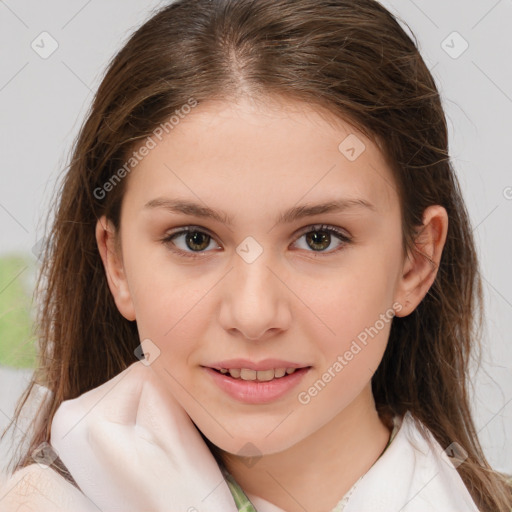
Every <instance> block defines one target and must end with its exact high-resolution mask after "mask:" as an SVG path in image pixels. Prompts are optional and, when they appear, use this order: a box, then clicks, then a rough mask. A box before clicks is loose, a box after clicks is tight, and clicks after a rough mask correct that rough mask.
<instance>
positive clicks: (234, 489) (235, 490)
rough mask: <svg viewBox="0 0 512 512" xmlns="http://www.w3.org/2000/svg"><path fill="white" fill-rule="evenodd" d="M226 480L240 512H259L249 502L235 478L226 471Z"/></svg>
mask: <svg viewBox="0 0 512 512" xmlns="http://www.w3.org/2000/svg"><path fill="white" fill-rule="evenodd" d="M224 478H225V480H226V482H227V484H228V487H229V490H230V491H231V494H232V495H233V499H234V500H235V504H236V507H237V509H238V512H257V510H256V509H255V508H254V505H253V504H252V503H251V500H249V498H248V497H247V496H246V495H245V492H244V491H243V490H242V488H241V487H240V486H239V485H238V484H237V483H236V481H235V479H234V478H233V476H232V475H231V474H230V473H228V472H227V471H226V470H224Z"/></svg>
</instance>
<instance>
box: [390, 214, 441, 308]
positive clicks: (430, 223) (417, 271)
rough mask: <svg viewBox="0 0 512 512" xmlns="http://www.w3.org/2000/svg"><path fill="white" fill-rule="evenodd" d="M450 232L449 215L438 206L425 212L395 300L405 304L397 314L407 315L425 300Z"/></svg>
mask: <svg viewBox="0 0 512 512" xmlns="http://www.w3.org/2000/svg"><path fill="white" fill-rule="evenodd" d="M447 232H448V214H447V213H446V210H445V209H444V208H443V207H442V206H439V205H433V206H429V207H428V208H426V209H425V211H424V212H423V225H422V226H421V227H420V228H419V230H418V233H417V235H416V238H415V243H414V247H413V249H412V250H409V251H408V252H407V255H406V258H405V260H404V266H403V269H402V276H401V277H400V279H399V282H398V286H397V290H396V296H395V300H396V302H398V303H399V304H401V305H402V308H401V309H400V310H399V311H397V313H396V316H407V315H409V314H410V313H412V312H413V311H414V310H415V309H416V307H417V306H418V304H419V303H420V302H421V301H422V300H423V298H424V297H425V295H426V294H427V292H428V291H429V289H430V287H431V286H432V283H433V282H434V280H435V278H436V276H437V270H438V268H439V263H440V262H441V254H442V252H443V247H444V244H445V241H446V234H447Z"/></svg>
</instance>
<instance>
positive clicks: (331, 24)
mask: <svg viewBox="0 0 512 512" xmlns="http://www.w3.org/2000/svg"><path fill="white" fill-rule="evenodd" d="M242 95H245V96H250V97H252V98H261V99H263V100H264V99H265V97H271V96H276V97H278V96H279V97H283V98H286V99H291V100H297V101H302V102H307V103H308V104H310V105H314V106H316V107H317V108H318V110H319V112H328V113H330V114H332V115H334V116H338V117H340V118H342V119H345V120H349V121H350V122H351V123H352V124H353V125H355V126H356V127H358V128H359V129H360V130H362V131H363V132H364V133H365V134H366V135H367V136H369V137H370V138H371V139H372V140H374V141H377V142H378V143H379V145H380V147H381V148H382V151H383V152H384V154H385V155H386V158H387V159H388V161H389V163H390V166H391V168H392V170H393V173H394V176H395V182H396V187H397V191H398V194H399V197H400V201H401V209H402V224H403V233H404V237H403V240H404V247H407V248H412V249H413V248H414V243H413V241H414V233H415V228H417V226H420V225H421V224H422V213H423V211H424V210H425V208H426V207H427V206H429V205H434V204H438V205H442V206H443V207H444V208H445V209H446V210H447V212H448V216H449V228H448V236H447V241H446V244H445V247H444V252H443V255H442V260H441V263H440V266H439V269H438V275H437V278H436V280H435V282H434V284H433V285H432V287H431V289H430V290H429V292H428V293H427V295H426V296H425V298H424V299H423V301H422V302H421V303H420V304H419V305H418V307H417V308H416V310H415V311H414V312H413V313H412V314H410V315H408V316H406V317H403V318H395V319H394V320H393V324H392V329H391V333H390V338H389V344H388V347H387V349H386V352H385V354H384V358H383V360H382V363H381V364H380V366H379V368H378V369H377V371H376V373H375V375H374V377H373V381H372V386H373V393H374V396H375V400H376V404H377V407H378V410H379V412H380V413H382V414H383V415H384V414H389V413H391V414H399V415H402V414H404V413H405V412H406V411H411V413H412V414H413V416H414V417H415V418H417V419H418V420H421V422H422V423H423V424H424V425H426V426H427V427H428V428H429V429H430V431H431V432H432V433H433V434H434V436H435V438H436V439H437V441H438V442H439V443H440V444H441V446H442V447H447V446H449V445H450V444H451V443H452V442H457V443H459V444H460V445H461V446H462V447H463V448H464V449H465V450H466V452H467V453H468V458H467V460H466V461H465V462H464V463H462V464H461V465H460V466H459V467H458V471H459V473H460V475H461V477H462V479H463V481H464V482H465V484H466V486H467V488H468V489H469V492H470V493H471V495H472V496H473V498H474V500H475V502H476V503H477V505H478V507H479V508H480V510H482V511H489V512H491V511H492V512H496V511H499V512H505V511H506V512H510V507H511V506H512V494H511V492H510V489H509V488H508V487H507V485H506V484H505V480H504V478H503V476H502V475H500V474H498V473H497V472H494V471H493V470H492V469H491V468H490V466H489V464H488V463H487V461H486V459H485V456H484V454H483V451H482V449H481V446H480V444H479V441H478V437H477V433H476V430H475V425H474V423H473V419H472V417H471V413H470V405H469V398H468V382H467V375H468V364H469V362H470V358H471V357H472V356H473V355H478V348H479V339H480V331H481V329H480V327H481V320H482V291H481V282H480V278H479V273H478V262H477V258H476V253H475V246H474V241H473V237H472V230H471V227H470V223H469V219H468V214H467V211H466V208H465V205H464V202H463V200H462V197H461V192H460V189H459V185H458V182H457V179H456V176H455V174H454V171H453V169H452V167H451V162H450V158H449V153H448V137H447V125H446V119H445V115H444V112H443V109H442V106H441V100H440V97H439V93H438V90H437V88H436V85H435V82H434V80H433V77H432V76H431V74H430V72H429V70H428V69H427V67H426V65H425V63H424V61H423V59H422V58H421V56H420V54H419V52H418V49H417V45H416V44H415V42H414V41H413V40H412V39H411V38H410V37H409V36H408V35H407V33H406V32H405V31H404V30H403V29H402V27H401V26H400V24H399V23H398V22H397V20H396V19H395V18H394V17H393V16H392V15H391V14H390V13H389V12H388V11H387V10H386V9H385V8H384V7H382V6H381V5H380V4H379V3H377V2H376V1H374V0H272V1H269V0H178V1H175V2H173V3H172V4H170V5H168V6H166V7H165V8H163V9H161V10H160V11H159V12H157V13H156V15H155V16H153V17H152V18H151V19H150V20H149V21H148V22H146V23H145V24H144V25H143V26H142V27H141V28H140V29H138V30H137V31H136V32H135V33H134V34H133V36H132V37H131V38H130V39H129V41H128V42H127V43H126V45H125V46H124V47H123V48H122V50H121V51H120V52H119V53H118V54H117V55H116V56H115V57H114V58H113V59H112V61H111V62H110V64H109V66H108V69H107V72H106V75H105V77H104V79H103V81H102V83H101V85H100V87H99V89H98V91H97V94H96V96H95V98H94V102H93V105H92V107H91V109H90V112H89V113H88V116H87V118H86V120H85V123H84V124H83V126H82V128H81V131H80V133H79V135H78V137H77V139H76V141H75V144H74V148H73V153H72V158H71V161H70V163H69V170H68V171H67V172H66V174H65V176H64V179H63V182H62V184H61V187H60V189H59V190H58V191H57V194H58V200H57V201H56V202H55V212H50V215H52V213H54V219H53V220H52V227H51V230H50V231H49V234H48V237H47V240H46V247H45V251H44V255H43V260H42V264H41V270H40V274H39V279H38V282H37V288H36V294H37V297H38V298H39V303H38V304H39V313H38V320H37V323H36V326H37V329H38V339H39V343H40V361H39V367H38V369H37V371H36V372H34V377H33V381H32V383H31V384H30V385H29V387H28V388H27V390H26V392H25V394H24V395H23V396H22V398H21V399H20V401H19V403H18V407H17V409H16V415H15V418H14V420H13V421H17V420H18V418H19V417H20V413H21V410H22V408H23V406H24V404H25V402H26V401H27V399H28V398H29V395H30V393H31V391H32V390H33V388H34V386H35V384H36V383H38V384H41V385H43V386H46V387H47V388H48V389H49V390H50V393H48V395H47V397H46V399H44V400H43V401H42V402H41V403H40V407H39V410H38V412H37V414H36V415H35V417H34V419H33V423H32V428H31V429H30V432H29V435H28V436H27V439H26V443H25V446H24V448H23V449H21V448H20V449H19V450H18V454H17V455H16V456H15V457H13V460H12V461H11V464H12V465H13V466H14V470H16V469H19V468H21V467H24V466H26V465H28V464H30V463H32V462H33V461H32V459H31V457H30V454H31V452H32V450H34V449H35V448H36V447H37V446H38V445H39V444H40V443H41V442H43V441H49V438H50V427H51V421H52V418H53V415H54V413H55V411H56V410H57V408H58V407H59V405H60V403H61V402H62V401H63V400H67V399H71V398H75V397H77V396H79V395H81V394H82V393H84V392H86V391H88V390H90V389H92V388H94V387H96V386H99V385H100V384H102V383H104V382H105V381H107V380H109V379H111V378H112V377H114V376H115V375H116V374H118V373H119V372H121V371H122V370H124V369H125V368H126V367H127V366H128V365H130V364H131V363H132V362H134V361H136V357H135V355H134V350H135V348H136V347H137V346H138V345H139V343H140V341H139V338H138V333H137V329H136V324H135V322H130V321H128V320H126V319H125V318H123V317H122V316H121V314H120V313H119V311H118V310H117V307H116V305H115V303H114V301H113V298H112V296H111V293H110V291H109V288H108V286H107V281H106V278H105V273H104V268H103V265H102V262H101V259H100V256H99V252H98V249H97V246H96V240H95V224H96V220H97V218H99V217H100V216H101V215H103V214H106V215H107V217H108V218H110V219H111V220H112V221H113V223H114V225H115V226H116V228H118V227H119V221H120V207H121V202H122V199H123V191H124V188H125V183H126V179H128V178H126V177H125V178H124V179H117V178H120V177H124V174H123V173H120V171H119V170H120V169H121V168H123V166H124V165H125V163H126V161H127V159H129V158H130V155H131V154H132V153H131V152H132V151H133V149H134V147H136V146H137V145H140V143H141V142H142V141H143V140H144V139H145V138H147V137H148V136H152V135H154V130H155V128H156V127H158V126H159V125H160V124H161V123H165V122H168V120H169V119H170V118H171V116H172V115H177V114H176V113H177V112H178V113H179V111H180V109H181V108H182V107H183V106H184V105H186V104H190V100H191V98H192V99H193V101H197V102H198V104H200V103H201V102H205V101H209V100H212V99H220V100H225V101H232V100H233V99H235V98H237V97H239V96H242ZM168 129H170V127H169V128H168ZM125 169H126V168H125ZM116 176H117V178H116V181H115V182H114V181H113V179H114V178H115V177H116ZM107 182H109V183H111V185H112V186H111V187H109V188H108V192H107V193H103V192H101V191H102V190H103V191H105V190H106V188H105V183H107ZM98 190H99V191H100V193H99V192H98ZM4 435H5V432H4ZM20 446H21V444H20ZM20 452H21V453H20ZM61 469H62V468H61ZM67 476H68V477H69V475H67Z"/></svg>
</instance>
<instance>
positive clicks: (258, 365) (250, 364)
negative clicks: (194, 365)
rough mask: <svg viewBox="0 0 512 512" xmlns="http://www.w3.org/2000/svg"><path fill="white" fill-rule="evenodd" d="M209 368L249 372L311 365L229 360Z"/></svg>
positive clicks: (274, 361) (216, 363)
mask: <svg viewBox="0 0 512 512" xmlns="http://www.w3.org/2000/svg"><path fill="white" fill-rule="evenodd" d="M207 366H208V367H210V368H215V369H217V370H220V369H221V368H225V369H226V370H230V369H232V368H247V369H248V370H256V371H264V370H271V369H274V368H305V367H308V366H310V365H307V364H301V363H294V362H292V361H284V360H282V359H263V360H262V361H258V362H255V361H250V360H249V359H227V360H225V361H218V362H215V363H211V364H209V365H207Z"/></svg>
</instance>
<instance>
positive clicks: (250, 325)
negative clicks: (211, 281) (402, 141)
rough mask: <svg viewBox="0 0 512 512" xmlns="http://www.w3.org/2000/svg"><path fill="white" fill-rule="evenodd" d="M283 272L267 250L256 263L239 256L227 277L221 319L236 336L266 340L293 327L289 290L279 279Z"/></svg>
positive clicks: (225, 327) (226, 327) (226, 328)
mask: <svg viewBox="0 0 512 512" xmlns="http://www.w3.org/2000/svg"><path fill="white" fill-rule="evenodd" d="M280 274H283V271H282V270H281V271H280V269H279V268H277V266H276V264H275V261H274V262H272V261H271V260H270V258H267V257H266V252H265V251H264V252H263V254H262V255H261V256H260V257H259V258H258V259H257V260H256V261H253V262H252V263H247V262H246V261H244V260H243V259H242V258H240V257H239V256H238V255H235V261H234V268H233V270H232V271H231V272H230V273H229V275H228V276H227V278H226V279H225V280H224V284H223V290H222V303H221V307H220V315H219V320H220V323H221V325H222V327H223V328H224V329H225V330H226V331H227V332H229V333H230V334H232V335H238V336H239V337H240V338H245V339H248V340H251V341H258V340H264V339H267V338H269V337H272V336H275V335H276V334H277V333H279V332H281V331H285V330H287V329H288V328H289V326H290V323H291V311H290V304H289V300H290V297H289V291H288V290H287V288H286V285H285V284H284V283H283V282H282V281H286V279H283V278H282V277H281V278H279V277H277V276H279V275H280Z"/></svg>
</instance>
